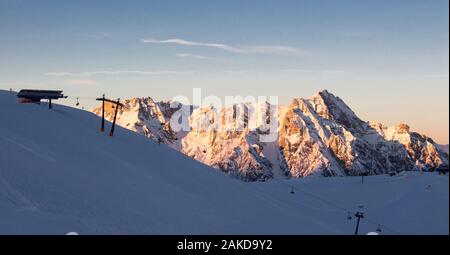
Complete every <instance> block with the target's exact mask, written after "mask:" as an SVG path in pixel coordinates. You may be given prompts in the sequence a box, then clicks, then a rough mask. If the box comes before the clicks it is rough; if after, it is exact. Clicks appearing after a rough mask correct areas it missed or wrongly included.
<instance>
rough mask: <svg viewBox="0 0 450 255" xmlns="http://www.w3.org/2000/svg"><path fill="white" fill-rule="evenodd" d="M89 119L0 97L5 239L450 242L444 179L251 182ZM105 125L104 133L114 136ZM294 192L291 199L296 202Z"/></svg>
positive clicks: (0, 216) (0, 199) (0, 214)
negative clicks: (396, 237)
mask: <svg viewBox="0 0 450 255" xmlns="http://www.w3.org/2000/svg"><path fill="white" fill-rule="evenodd" d="M99 128H100V119H99V118H98V117H97V116H96V115H94V114H92V113H89V112H86V111H80V110H77V109H73V108H70V107H64V106H61V105H56V104H55V105H54V109H53V110H48V109H47V106H46V105H45V104H43V105H34V104H19V103H17V98H16V96H15V94H12V93H10V92H5V91H0V233H1V234H64V233H67V232H71V231H75V232H79V233H80V234H352V233H353V230H354V226H355V220H354V219H353V220H351V221H349V220H347V219H346V217H347V210H356V206H357V205H358V204H364V205H365V206H366V216H367V219H366V220H363V221H362V222H361V232H362V233H366V232H369V231H374V230H375V229H376V228H377V224H382V230H383V232H382V233H385V234H395V233H402V234H419V233H421V234H448V200H449V197H448V177H443V176H437V175H435V174H423V175H421V174H419V173H410V174H408V175H404V176H397V177H388V176H385V175H382V176H375V177H367V178H366V180H365V182H364V184H361V179H360V178H359V177H348V178H314V177H311V178H305V179H297V180H283V181H271V182H265V183H262V182H258V183H244V182H240V181H238V180H235V179H232V178H228V177H227V176H226V175H225V174H223V173H222V172H220V171H215V170H213V169H211V168H210V167H208V166H205V165H203V164H201V163H199V162H197V161H195V160H192V159H191V158H189V157H187V156H185V155H183V154H181V153H179V152H177V151H175V150H173V149H171V148H169V147H167V146H166V145H163V144H161V145H158V143H156V142H154V141H152V140H150V139H146V138H145V137H142V136H141V135H138V134H136V133H134V132H131V131H129V130H127V129H124V128H118V129H116V135H115V137H113V138H111V137H109V136H107V133H100V132H99ZM108 128H109V127H108V126H107V130H108ZM291 187H294V190H295V194H290V191H291Z"/></svg>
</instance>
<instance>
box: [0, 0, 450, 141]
mask: <svg viewBox="0 0 450 255" xmlns="http://www.w3.org/2000/svg"><path fill="white" fill-rule="evenodd" d="M448 5H449V2H448V0H433V1H426V0H389V1H384V0H377V1H375V0H370V1H369V0H354V1H345V0H342V1H335V0H328V1H325V0H311V1H306V0H296V1H263V0H259V1H256V0H254V1H250V0H248V1H213V0H212V1H211V0H209V1H207V0H204V1H181V0H179V1H168V0H165V1H158V0H156V1H144V0H141V1H111V0H110V1H46V0H40V1H31V0H28V1H26V0H0V34H1V36H0V88H3V89H9V88H10V87H12V88H15V89H19V88H23V87H30V88H61V89H63V90H64V91H65V93H66V94H67V95H74V96H82V97H95V96H98V95H100V94H102V93H103V92H105V93H106V94H107V95H109V96H110V97H122V98H126V97H131V96H152V97H154V98H156V99H170V98H172V97H173V96H176V95H188V96H189V95H191V94H192V88H194V87H201V88H202V89H203V92H204V94H205V95H209V94H213V95H218V96H226V95H244V96H246V95H255V96H259V95H278V96H279V97H280V100H281V102H282V103H288V102H289V101H290V100H291V99H292V98H293V97H309V96H310V95H312V94H313V93H314V92H316V91H318V90H321V89H328V90H329V91H331V92H333V93H334V94H336V95H338V96H340V97H341V98H343V99H344V100H345V101H346V102H347V103H348V104H349V105H350V106H351V107H352V108H353V109H354V110H355V112H356V113H357V114H358V115H359V116H360V117H361V118H363V119H365V120H376V121H380V122H383V123H385V124H387V125H394V124H397V123H400V122H406V123H408V124H410V125H411V126H412V128H413V129H415V130H417V131H419V132H423V133H426V134H428V135H430V136H432V137H433V138H435V139H436V140H437V141H439V142H442V143H448V139H449V138H448V133H449V132H448V130H449V129H448V123H449V119H448V116H449V98H448V93H449V76H448V69H449V33H448V31H449V23H448V20H449V16H448V7H449V6H448ZM68 103H69V104H72V103H73V102H70V101H68ZM81 103H82V104H83V105H85V106H86V107H92V106H94V104H95V102H92V101H89V100H84V101H83V100H82V102H81Z"/></svg>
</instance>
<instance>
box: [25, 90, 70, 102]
mask: <svg viewBox="0 0 450 255" xmlns="http://www.w3.org/2000/svg"><path fill="white" fill-rule="evenodd" d="M17 97H20V98H31V99H39V100H40V99H44V98H45V99H58V98H64V95H63V94H62V91H61V90H38V89H22V90H20V91H19V93H17Z"/></svg>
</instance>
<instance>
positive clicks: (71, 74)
mask: <svg viewBox="0 0 450 255" xmlns="http://www.w3.org/2000/svg"><path fill="white" fill-rule="evenodd" d="M123 74H135V75H186V74H193V72H184V71H183V72H181V71H169V70H161V71H139V70H115V71H106V70H102V71H92V72H82V73H73V72H49V73H47V74H46V75H48V76H72V77H90V76H94V75H123Z"/></svg>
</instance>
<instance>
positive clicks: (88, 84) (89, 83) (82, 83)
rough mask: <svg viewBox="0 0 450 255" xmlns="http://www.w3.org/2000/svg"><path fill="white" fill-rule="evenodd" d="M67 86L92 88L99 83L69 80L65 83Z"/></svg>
mask: <svg viewBox="0 0 450 255" xmlns="http://www.w3.org/2000/svg"><path fill="white" fill-rule="evenodd" d="M63 83H64V84H66V85H81V86H84V85H87V86H92V85H96V84H97V81H94V80H85V79H74V80H67V81H64V82H63Z"/></svg>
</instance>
